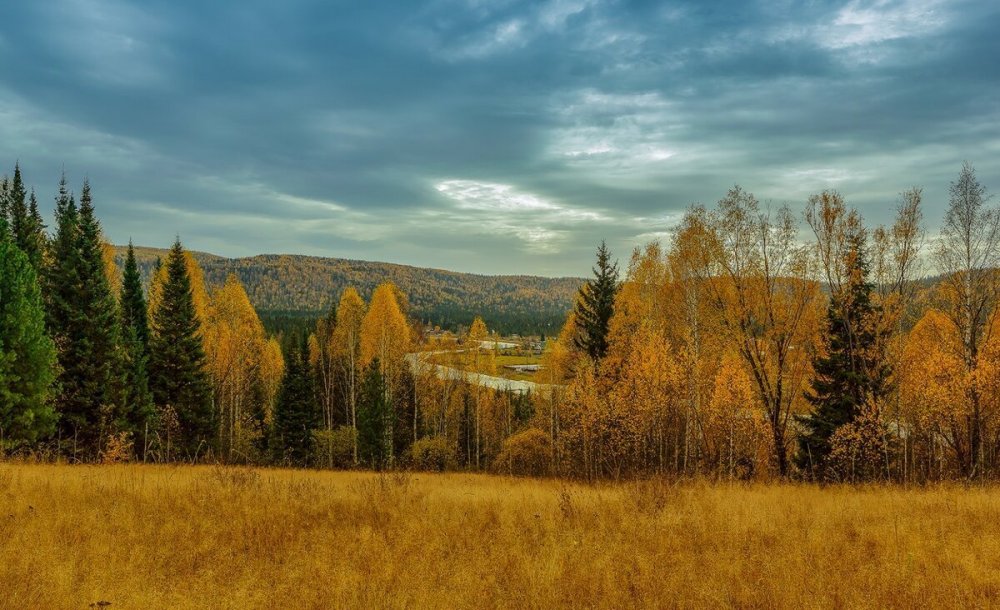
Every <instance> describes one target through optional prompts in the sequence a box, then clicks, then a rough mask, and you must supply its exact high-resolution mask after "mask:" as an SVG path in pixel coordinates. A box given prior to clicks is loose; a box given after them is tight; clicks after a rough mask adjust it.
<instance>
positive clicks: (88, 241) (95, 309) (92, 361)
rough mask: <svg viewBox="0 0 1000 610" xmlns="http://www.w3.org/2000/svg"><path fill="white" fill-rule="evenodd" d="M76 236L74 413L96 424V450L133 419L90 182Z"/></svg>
mask: <svg viewBox="0 0 1000 610" xmlns="http://www.w3.org/2000/svg"><path fill="white" fill-rule="evenodd" d="M77 239H78V244H77V253H78V258H77V264H78V268H79V272H78V275H79V278H80V281H79V284H78V293H77V296H76V300H75V306H76V307H75V310H74V315H75V316H76V318H77V323H76V331H77V335H76V336H75V337H74V340H75V341H76V343H77V345H76V346H75V350H74V351H75V355H76V357H77V358H78V361H76V362H74V363H73V365H72V369H73V371H74V375H77V376H78V377H79V386H78V387H79V390H80V394H79V395H78V396H77V398H78V399H79V401H80V402H79V404H80V407H81V411H80V412H78V413H76V414H75V415H77V416H78V417H80V418H81V419H80V421H81V423H84V422H85V423H86V425H88V426H90V427H92V429H91V430H88V431H87V434H86V435H84V437H85V438H89V439H90V440H91V442H93V443H94V444H93V445H92V447H91V448H92V449H93V450H94V452H95V453H96V452H97V451H100V449H102V445H103V442H104V439H105V438H106V437H107V435H109V434H116V433H118V432H123V431H128V429H129V419H130V418H129V414H128V413H127V405H126V404H125V401H124V398H123V397H122V393H123V392H122V391H123V383H124V379H123V375H122V357H121V356H122V354H121V352H120V339H119V323H118V309H117V307H118V302H117V300H116V298H115V295H114V293H113V292H112V291H111V284H110V282H109V281H108V276H107V273H106V272H105V265H104V251H103V246H102V243H101V225H100V222H99V221H98V220H97V216H96V215H95V213H94V205H93V199H92V197H91V193H90V184H89V183H88V182H87V181H86V180H85V181H84V183H83V192H82V193H81V195H80V213H79V234H78V238H77ZM95 424H96V425H95ZM95 435H96V439H95V438H94V436H95Z"/></svg>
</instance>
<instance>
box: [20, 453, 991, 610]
mask: <svg viewBox="0 0 1000 610" xmlns="http://www.w3.org/2000/svg"><path fill="white" fill-rule="evenodd" d="M0 557H3V560H2V561H0V607H3V608H46V609H48V608H87V607H88V606H90V605H91V604H97V603H98V602H110V603H111V606H110V608H111V610H114V609H116V608H240V609H242V610H246V609H249V608H352V607H353V608H550V607H554V606H556V607H574V608H585V607H596V608H626V607H635V606H640V607H692V608H693V607H757V608H775V607H785V608H800V607H801V608H839V607H873V608H874V607H879V608H881V607H973V606H996V605H1000V490H998V489H988V488H987V489H984V488H972V489H964V488H959V487H950V488H933V489H919V490H903V489H899V488H867V489H852V488H827V489H820V488H817V487H810V486H795V485H754V486H739V485H709V484H693V483H692V484H684V485H679V486H678V485H670V484H666V483H658V482H645V483H632V484H621V485H606V486H599V487H590V486H582V485H572V484H566V483H562V482H559V481H536V480H518V479H506V478H497V477H489V476H480V475H477V476H473V475H462V474H455V475H425V474H412V475H392V474H390V475H375V474H368V473H332V472H309V471H286V470H241V469H231V468H218V467H183V466H177V467H167V466H162V467H160V466H128V465H126V466H48V465H17V464H0ZM95 607H96V606H95Z"/></svg>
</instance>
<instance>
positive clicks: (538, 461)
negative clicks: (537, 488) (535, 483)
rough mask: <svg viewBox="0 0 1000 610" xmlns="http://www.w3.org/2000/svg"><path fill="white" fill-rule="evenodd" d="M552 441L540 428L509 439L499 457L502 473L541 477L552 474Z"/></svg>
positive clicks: (498, 463)
mask: <svg viewBox="0 0 1000 610" xmlns="http://www.w3.org/2000/svg"><path fill="white" fill-rule="evenodd" d="M551 464H552V439H551V438H549V435H548V434H546V433H544V432H542V431H541V430H539V429H538V428H529V429H528V430H525V431H523V432H518V433H517V434H515V435H513V436H511V437H509V438H508V439H507V440H505V441H504V442H503V449H502V450H501V451H500V455H499V456H498V457H497V461H496V468H497V470H498V471H500V472H506V473H509V474H516V475H522V476H531V477H540V476H545V475H547V474H549V473H550V472H551Z"/></svg>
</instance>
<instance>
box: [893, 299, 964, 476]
mask: <svg viewBox="0 0 1000 610" xmlns="http://www.w3.org/2000/svg"><path fill="white" fill-rule="evenodd" d="M963 351H964V348H963V346H962V337H961V334H960V332H959V330H958V328H957V327H956V326H955V324H954V322H952V321H951V319H950V318H949V317H948V316H947V315H945V314H944V313H942V312H940V311H937V310H935V309H931V310H929V311H928V312H927V313H926V314H924V316H923V317H922V318H921V319H920V321H919V322H917V324H916V326H914V327H913V330H912V331H911V332H910V334H909V336H908V337H907V340H906V346H905V348H904V350H903V363H904V364H903V367H902V369H901V371H900V398H901V403H902V404H903V405H904V407H903V415H904V421H905V423H906V429H907V436H908V437H910V439H911V440H910V443H913V444H914V445H915V446H914V455H913V458H912V460H913V467H916V468H920V469H921V470H922V473H923V475H924V476H925V477H928V478H935V477H938V476H941V475H942V474H943V472H942V471H943V469H944V467H945V464H948V465H949V469H950V468H954V469H955V470H956V471H958V472H963V471H964V469H965V465H966V464H968V463H969V452H970V450H971V446H970V442H969V439H970V434H969V432H970V430H969V426H970V425H976V424H975V423H974V422H973V420H972V417H971V415H972V408H971V405H970V404H969V400H968V396H969V395H968V387H969V385H970V381H971V380H970V376H969V373H968V370H967V369H966V367H965V362H964V360H963Z"/></svg>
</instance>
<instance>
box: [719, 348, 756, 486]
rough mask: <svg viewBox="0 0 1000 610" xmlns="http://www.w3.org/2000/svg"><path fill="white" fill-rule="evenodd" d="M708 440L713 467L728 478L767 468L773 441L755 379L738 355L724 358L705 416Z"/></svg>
mask: <svg viewBox="0 0 1000 610" xmlns="http://www.w3.org/2000/svg"><path fill="white" fill-rule="evenodd" d="M705 443H706V445H707V453H708V456H709V464H710V466H711V467H712V469H713V470H714V471H715V472H716V473H718V474H720V475H723V476H725V477H727V478H750V477H753V476H755V475H757V474H759V473H761V472H764V471H766V468H767V462H768V456H769V455H770V452H771V444H770V440H769V438H768V426H767V420H766V418H765V414H764V410H763V409H762V408H761V405H760V402H759V401H758V400H757V397H756V396H755V394H754V386H753V382H752V381H751V380H750V377H749V376H748V375H747V374H746V371H745V370H744V369H743V361H742V360H741V359H740V358H739V357H738V356H736V355H735V354H731V355H727V356H725V357H724V358H723V359H722V364H721V366H720V367H719V370H718V374H717V375H716V377H715V385H714V388H713V390H712V394H711V399H710V400H709V401H708V405H707V413H706V417H705Z"/></svg>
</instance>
